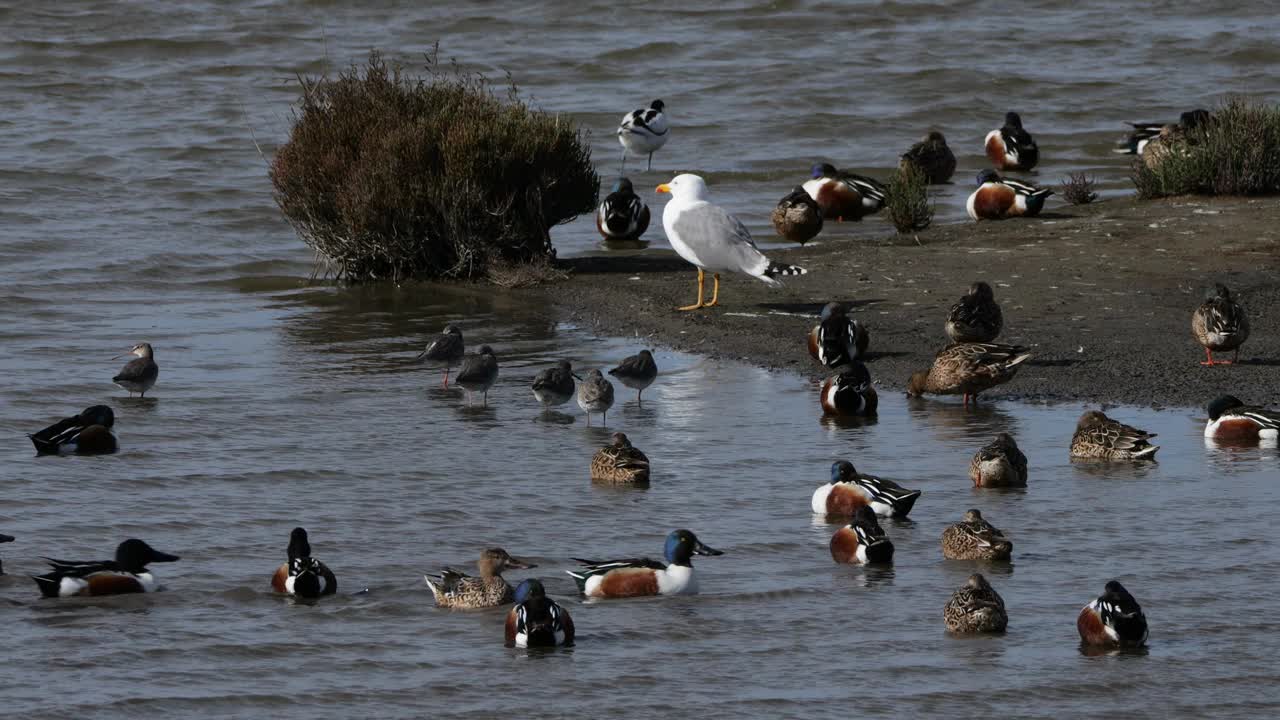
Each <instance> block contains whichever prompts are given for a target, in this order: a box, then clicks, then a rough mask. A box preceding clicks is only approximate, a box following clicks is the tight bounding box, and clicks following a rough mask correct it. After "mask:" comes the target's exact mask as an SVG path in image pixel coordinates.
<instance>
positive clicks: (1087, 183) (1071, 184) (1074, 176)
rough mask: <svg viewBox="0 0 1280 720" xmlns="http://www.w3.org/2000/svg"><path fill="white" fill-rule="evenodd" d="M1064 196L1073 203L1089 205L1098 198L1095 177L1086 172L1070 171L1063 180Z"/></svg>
mask: <svg viewBox="0 0 1280 720" xmlns="http://www.w3.org/2000/svg"><path fill="white" fill-rule="evenodd" d="M1062 198H1063V199H1064V200H1066V201H1067V202H1069V203H1071V204H1072V205H1088V204H1089V203H1091V202H1093V201H1094V200H1097V199H1098V193H1096V192H1094V191H1093V178H1091V177H1089V176H1088V175H1086V174H1085V173H1082V172H1079V173H1068V174H1067V177H1066V178H1064V179H1063V181H1062Z"/></svg>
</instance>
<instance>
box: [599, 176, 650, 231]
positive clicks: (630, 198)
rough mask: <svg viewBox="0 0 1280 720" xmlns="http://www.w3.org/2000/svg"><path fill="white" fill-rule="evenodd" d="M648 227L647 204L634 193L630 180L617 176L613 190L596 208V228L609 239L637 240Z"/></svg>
mask: <svg viewBox="0 0 1280 720" xmlns="http://www.w3.org/2000/svg"><path fill="white" fill-rule="evenodd" d="M648 229H649V206H648V205H645V204H644V200H641V199H640V196H639V195H636V191H635V189H634V188H632V186H631V181H630V180H628V179H626V178H618V182H616V183H614V185H613V192H611V193H609V195H608V196H607V197H605V199H604V200H603V201H601V203H600V207H599V208H597V209H596V230H599V231H600V237H603V238H604V239H605V240H609V241H615V242H617V241H629V240H639V239H640V236H641V235H644V231H645V230H648Z"/></svg>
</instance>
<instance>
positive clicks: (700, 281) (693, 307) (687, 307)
mask: <svg viewBox="0 0 1280 720" xmlns="http://www.w3.org/2000/svg"><path fill="white" fill-rule="evenodd" d="M706 278H707V273H706V272H705V271H704V270H703V269H702V268H698V302H696V303H694V304H692V305H685V306H684V307H680V308H676V309H677V310H697V309H699V308H704V307H706V304H705V303H703V302H702V287H703V283H704V282H705V281H706Z"/></svg>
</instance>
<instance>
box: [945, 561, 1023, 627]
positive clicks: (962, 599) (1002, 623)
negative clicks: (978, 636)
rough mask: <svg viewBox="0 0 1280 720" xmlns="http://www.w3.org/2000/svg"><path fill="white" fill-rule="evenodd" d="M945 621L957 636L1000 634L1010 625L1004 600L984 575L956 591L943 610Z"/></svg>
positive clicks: (972, 579)
mask: <svg viewBox="0 0 1280 720" xmlns="http://www.w3.org/2000/svg"><path fill="white" fill-rule="evenodd" d="M942 621H943V622H944V623H946V626H947V630H950V631H951V632H953V633H998V632H1004V630H1005V628H1006V627H1007V626H1008V624H1009V614H1008V613H1007V612H1006V611H1005V608H1004V598H1001V597H1000V593H998V592H996V591H995V588H993V587H991V584H990V583H988V582H987V579H986V578H984V577H982V575H981V574H980V573H974V574H973V575H970V576H969V581H968V582H966V583H965V584H964V585H962V586H961V587H960V589H958V590H956V591H955V593H953V594H952V595H951V599H950V600H948V601H947V605H946V607H945V608H943V610H942Z"/></svg>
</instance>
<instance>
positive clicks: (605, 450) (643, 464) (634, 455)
mask: <svg viewBox="0 0 1280 720" xmlns="http://www.w3.org/2000/svg"><path fill="white" fill-rule="evenodd" d="M591 479H592V480H596V481H599V482H606V483H615V484H627V485H648V484H649V458H648V457H646V456H645V454H644V453H642V452H640V451H639V450H638V449H636V448H635V447H633V446H632V445H631V441H630V440H629V439H627V435H626V433H620V432H616V433H614V434H613V444H611V445H605V446H604V447H602V448H600V449H599V450H597V451H596V454H595V457H593V458H591Z"/></svg>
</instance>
